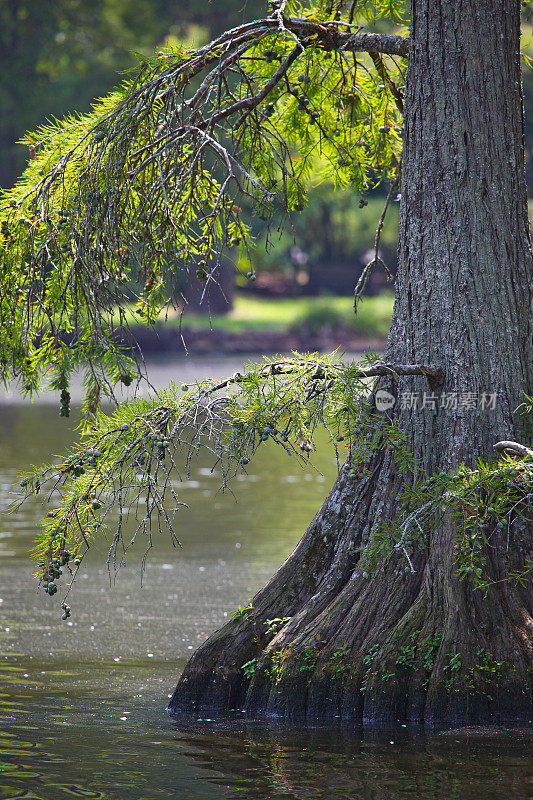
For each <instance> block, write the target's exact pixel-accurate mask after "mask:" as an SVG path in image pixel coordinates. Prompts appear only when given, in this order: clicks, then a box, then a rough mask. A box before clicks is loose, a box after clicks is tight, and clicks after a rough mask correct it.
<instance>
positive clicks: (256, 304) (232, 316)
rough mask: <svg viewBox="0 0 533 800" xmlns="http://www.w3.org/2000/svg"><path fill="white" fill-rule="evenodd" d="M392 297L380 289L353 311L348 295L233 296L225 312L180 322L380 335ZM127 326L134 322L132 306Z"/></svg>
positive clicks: (193, 326) (170, 323)
mask: <svg viewBox="0 0 533 800" xmlns="http://www.w3.org/2000/svg"><path fill="white" fill-rule="evenodd" d="M392 305H393V296H392V294H391V293H389V292H384V293H383V294H380V295H379V296H377V297H369V298H366V299H365V300H363V302H362V303H360V305H359V309H358V312H357V314H356V315H355V314H354V312H353V299H352V298H351V297H288V298H282V299H265V298H258V297H253V296H250V295H244V294H243V295H239V294H238V295H236V297H235V302H234V307H233V309H232V310H231V311H230V312H229V313H228V314H225V315H213V316H212V317H211V318H209V317H208V316H204V315H201V314H187V313H186V314H185V315H184V316H183V320H182V325H183V327H186V328H187V329H190V330H207V329H209V328H213V329H214V330H215V331H217V330H219V331H227V332H231V333H246V332H247V331H276V332H284V331H289V330H291V329H305V330H308V331H309V332H311V333H317V332H318V331H319V330H320V329H321V328H324V327H326V326H327V327H329V328H336V327H337V328H339V327H343V328H346V329H349V330H350V331H353V332H354V334H357V335H360V336H369V337H375V338H384V337H385V336H386V335H387V333H388V330H389V325H390V320H391V316H392ZM177 319H178V318H177V315H172V316H169V317H168V319H166V320H164V319H162V320H161V323H162V325H163V326H164V327H175V326H176V325H177ZM129 322H130V324H131V325H135V324H138V318H137V317H135V315H134V313H133V309H132V314H131V318H130V319H129Z"/></svg>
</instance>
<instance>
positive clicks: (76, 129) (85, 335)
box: [0, 4, 408, 398]
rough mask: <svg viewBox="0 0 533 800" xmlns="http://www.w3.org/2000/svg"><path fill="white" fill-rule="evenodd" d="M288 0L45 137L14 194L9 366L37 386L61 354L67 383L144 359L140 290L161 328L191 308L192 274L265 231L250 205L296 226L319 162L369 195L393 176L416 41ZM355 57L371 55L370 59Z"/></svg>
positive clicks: (176, 53) (3, 338) (8, 226)
mask: <svg viewBox="0 0 533 800" xmlns="http://www.w3.org/2000/svg"><path fill="white" fill-rule="evenodd" d="M284 8H285V6H284V4H281V5H279V6H278V8H277V10H274V12H273V14H272V15H271V16H270V17H267V18H266V19H262V20H257V21H255V22H252V23H247V24H245V25H241V26H238V27H237V28H234V29H233V30H231V31H228V32H226V33H225V34H223V35H222V36H220V37H219V38H218V39H216V40H215V41H213V42H211V43H210V44H208V45H206V46H204V47H201V48H199V49H198V50H195V51H185V50H183V49H181V50H179V49H178V50H176V49H174V50H172V49H168V50H167V51H165V50H164V51H162V52H161V53H160V54H159V55H158V57H157V58H155V59H153V60H151V61H149V62H147V63H146V64H145V65H144V66H143V67H142V68H141V69H140V71H139V74H138V76H137V77H136V78H135V79H134V80H132V81H130V82H129V83H128V84H126V85H125V86H124V87H123V88H122V89H121V90H120V91H119V92H117V93H115V94H114V95H112V96H110V97H109V98H106V99H104V100H103V101H102V102H101V104H100V105H98V106H96V107H95V110H94V112H92V113H91V114H89V115H87V116H86V117H78V118H71V119H68V120H66V121H65V122H63V123H60V124H54V125H50V126H45V127H44V128H42V129H41V130H40V131H38V132H37V133H36V134H34V135H29V136H28V137H27V143H28V145H29V147H30V154H31V161H30V165H29V167H28V170H27V172H26V173H25V175H24V176H23V178H22V180H21V182H20V184H19V185H18V186H17V187H15V189H14V190H13V191H12V192H10V193H7V194H6V195H5V201H4V202H0V218H1V223H2V231H1V234H2V245H3V246H2V249H1V252H0V259H1V263H2V274H3V276H4V280H3V281H2V283H1V285H0V378H1V377H3V378H4V379H6V380H7V379H9V378H13V376H16V377H18V378H19V379H20V381H21V384H22V385H23V386H24V387H25V388H27V390H28V391H31V390H33V389H35V388H38V379H39V376H42V375H49V374H50V367H51V366H52V370H53V372H54V374H57V384H58V385H59V384H61V386H60V388H61V390H62V391H67V388H66V384H68V375H69V374H70V373H71V372H72V370H73V369H75V368H76V367H79V366H80V365H82V364H90V365H91V364H93V365H94V368H93V369H92V371H91V374H92V377H91V381H92V383H91V387H90V392H91V396H92V397H96V398H97V397H100V396H101V395H102V394H103V393H105V392H108V389H109V386H111V384H112V383H113V382H114V381H116V380H117V378H118V377H120V376H126V379H129V378H128V377H127V376H128V373H131V371H132V370H131V365H128V364H127V363H126V360H125V358H124V354H122V353H120V348H119V347H118V344H117V340H116V336H115V331H116V327H117V322H118V323H119V324H120V325H121V327H122V328H124V327H125V326H126V325H127V315H126V313H125V308H126V306H127V305H129V304H130V303H131V298H132V293H133V296H135V297H136V299H137V307H136V309H135V312H134V313H135V314H136V315H137V316H138V318H139V319H140V320H141V321H143V322H147V323H153V322H155V320H156V319H157V316H158V315H159V314H160V313H161V312H162V311H164V309H165V308H167V309H168V307H169V305H174V306H177V307H179V308H182V307H183V301H182V300H180V291H181V282H182V280H181V279H180V275H181V274H182V272H189V271H190V270H193V271H194V272H195V273H196V277H197V279H198V281H199V282H200V283H201V284H203V288H202V297H203V296H204V295H206V294H207V293H208V291H209V290H210V289H211V288H212V287H213V286H216V284H217V281H218V269H219V266H220V262H221V259H222V258H225V257H226V256H227V252H228V251H227V249H226V248H228V247H235V246H237V245H240V246H241V247H246V246H247V243H248V241H249V239H250V231H249V229H248V226H247V224H246V220H245V218H244V216H243V213H242V204H243V203H245V204H247V205H248V209H249V211H253V212H254V213H255V214H256V215H257V216H260V217H261V218H263V219H264V220H265V221H266V223H267V226H270V225H271V224H272V223H274V222H275V224H276V225H278V224H279V225H283V224H284V223H285V221H286V217H287V216H288V215H290V214H292V213H293V212H297V211H299V210H301V209H302V208H303V206H304V204H305V196H306V186H307V184H308V181H309V177H310V175H311V174H312V173H313V172H315V171H317V172H319V173H320V174H321V175H322V177H323V178H324V179H325V180H331V181H332V182H333V183H335V184H338V185H341V186H344V187H346V186H351V187H352V188H354V189H356V190H359V191H360V192H364V191H366V190H367V189H368V188H370V187H371V186H373V185H375V184H376V183H377V182H379V180H382V179H383V178H384V177H386V176H389V177H391V176H392V174H393V171H394V170H395V169H396V166H397V164H398V160H399V158H400V155H401V147H402V141H401V135H400V128H401V115H400V114H399V111H398V108H397V103H396V101H395V95H394V92H393V91H392V88H391V87H392V86H394V87H396V83H395V82H394V81H392V79H391V80H388V79H387V81H386V82H382V76H383V74H384V72H383V70H384V66H383V61H384V59H389V60H390V61H391V63H390V65H389V64H388V62H387V65H388V72H387V75H389V73H394V76H395V81H396V82H398V81H399V82H400V83H401V81H402V72H401V70H400V71H399V70H398V69H397V68H396V64H395V62H394V57H396V56H400V57H404V56H405V55H406V54H407V51H408V40H406V39H403V38H401V37H397V36H385V35H382V34H371V33H365V32H363V31H361V29H360V26H357V25H352V24H350V23H348V22H346V21H343V20H335V19H331V20H323V21H320V22H319V21H316V20H313V19H312V18H303V17H292V16H290V15H289V14H285V13H284V10H283V9H284ZM353 52H362V53H365V52H366V53H370V54H371V56H372V58H367V62H366V64H365V66H364V69H359V70H357V64H356V63H355V60H354V59H352V58H348V55H349V54H351V53H353ZM376 54H379V59H380V60H379V61H378V62H376V60H375V59H376ZM361 63H362V62H361ZM376 63H379V65H380V69H379V70H377V69H374V67H373V65H375V64H376ZM20 264H23V268H22V269H20V268H19V267H20ZM139 286H141V287H143V288H142V289H141V290H140V289H139ZM102 353H105V354H106V356H105V357H102ZM106 381H107V384H106ZM109 390H110V391H111V389H109ZM108 393H109V392H108Z"/></svg>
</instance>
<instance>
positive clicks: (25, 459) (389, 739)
mask: <svg viewBox="0 0 533 800" xmlns="http://www.w3.org/2000/svg"><path fill="white" fill-rule="evenodd" d="M238 366H240V362H237V360H235V359H217V360H216V361H213V360H212V359H211V360H195V361H185V360H176V361H174V362H167V363H162V364H158V365H157V364H156V365H152V366H151V369H150V376H151V378H152V380H153V382H154V383H155V384H156V385H160V384H162V383H164V382H165V381H166V380H168V379H169V378H173V379H174V380H177V381H181V380H191V378H192V377H193V376H194V375H200V374H201V373H203V372H206V373H209V374H217V375H218V374H221V375H225V374H231V373H232V372H233V371H235V369H237V368H238ZM0 399H1V398H0ZM55 400H56V399H55V398H54V402H55ZM76 417H77V415H76V413H74V414H73V416H72V418H70V419H69V420H64V419H62V418H60V417H59V416H58V409H57V408H56V405H53V406H52V405H49V404H47V403H46V402H40V403H38V404H35V405H33V406H32V405H30V404H28V403H21V402H17V398H16V396H6V395H5V394H4V396H3V402H2V403H1V404H0V506H2V507H4V508H5V506H6V503H7V502H8V500H9V491H10V486H11V484H12V483H13V481H14V480H15V479H16V475H17V471H18V470H19V469H21V468H23V467H25V466H27V464H28V463H40V462H42V461H43V460H47V459H49V458H50V454H54V453H59V452H61V451H62V450H63V449H64V448H65V447H66V446H67V445H68V444H69V442H71V441H73V438H74V437H75V433H74V427H75V425H76V422H77V419H76ZM316 463H317V466H318V467H319V469H320V470H321V472H322V474H319V473H317V472H316V471H313V470H312V469H309V470H302V469H300V468H299V467H298V465H297V464H296V463H295V462H294V461H291V460H290V459H287V457H286V456H284V455H283V454H282V453H281V452H279V450H278V448H274V447H270V446H269V447H267V448H265V449H264V451H263V453H262V454H261V455H260V457H259V458H258V459H257V461H254V463H253V465H252V464H251V465H250V466H253V469H251V470H250V474H249V476H247V477H246V478H244V479H242V480H239V481H237V482H236V483H235V484H234V487H233V488H234V490H235V494H236V498H237V501H236V499H235V498H234V497H232V496H231V494H224V495H223V494H220V493H217V489H218V483H217V475H216V473H215V474H212V473H211V472H210V467H211V464H210V462H209V461H208V460H206V459H204V460H201V461H200V462H199V463H198V464H197V466H196V467H195V470H194V473H193V475H192V476H191V480H190V481H189V482H188V483H187V484H186V486H184V488H183V492H182V499H184V500H185V501H186V502H188V503H189V504H190V509H189V510H188V511H183V512H182V517H181V524H180V525H179V534H180V538H181V541H182V544H183V547H182V549H179V550H175V549H174V548H173V547H172V545H171V543H170V541H169V539H167V538H165V537H164V538H162V539H161V540H160V541H158V542H157V545H156V547H155V548H154V550H152V551H151V555H150V558H149V562H148V567H147V570H146V573H145V575H144V578H143V586H142V587H141V585H140V567H139V557H138V556H139V555H140V554H141V552H142V551H139V553H138V554H136V553H133V554H132V556H131V559H130V560H129V561H128V564H127V565H126V566H125V567H124V568H123V569H122V570H121V571H120V572H119V574H118V576H117V577H116V580H115V579H113V580H111V581H110V579H109V575H108V573H107V569H106V566H105V561H106V555H107V550H106V544H105V542H102V543H100V546H99V547H98V548H96V549H95V550H94V551H92V553H91V558H90V559H89V560H88V562H87V566H85V562H84V569H83V574H82V576H81V578H80V579H79V580H78V582H77V585H76V587H75V589H74V591H73V594H72V596H71V599H70V601H69V602H70V605H71V608H72V617H71V619H70V620H68V621H67V622H62V621H61V619H60V615H61V613H60V602H61V601H60V600H59V601H57V598H58V597H59V598H60V597H61V594H60V593H58V594H57V595H56V596H55V597H54V598H49V597H47V596H46V595H44V594H43V593H42V591H38V590H37V588H36V585H35V583H34V581H33V579H32V567H31V564H30V563H29V560H28V550H29V548H30V546H31V541H32V538H33V535H34V533H35V529H36V523H37V520H38V519H39V516H40V515H41V514H42V510H43V509H42V507H41V506H40V505H39V504H37V503H35V502H32V503H28V504H27V505H26V506H25V507H23V508H22V509H21V510H20V511H19V512H18V513H17V514H16V515H14V516H10V517H6V516H4V515H2V516H1V517H0V598H1V602H0V673H1V675H2V679H1V683H0V692H1V699H2V705H1V709H0V750H1V755H0V800H7V798H28V800H56V799H57V800H63V799H64V800H67V798H72V797H88V798H106V799H107V798H110V799H112V800H129V799H130V798H139V799H140V800H152V799H154V800H155V799H156V798H177V799H179V800H182V799H183V800H186V799H187V800H188V799H189V798H190V799H191V800H196V799H198V800H211V799H213V800H214V799H215V798H216V799H217V800H219V799H220V800H222V798H242V800H278V798H280V799H281V798H284V799H285V800H292V798H294V799H295V800H296V799H298V800H304V799H305V800H314V798H344V799H346V800H348V799H349V800H360V799H361V800H370V799H371V798H372V800H381V798H383V800H395V799H396V798H398V799H399V798H416V799H417V800H425V799H426V798H428V800H429V798H432V800H433V799H434V798H439V799H440V798H442V800H445V799H446V800H448V798H461V799H463V798H464V800H485V799H486V798H487V799H488V800H491V799H492V798H494V800H526V798H528V799H529V800H530V798H531V797H533V737H532V735H531V733H530V732H524V731H500V732H496V731H493V730H469V731H464V730H459V731H448V732H442V733H437V734H433V735H429V734H428V733H423V732H421V731H412V730H407V729H400V730H399V731H398V730H395V731H375V730H371V729H369V730H364V731H361V732H354V731H347V730H339V731H333V732H332V731H327V730H320V729H307V730H303V731H302V730H287V729H278V728H276V726H275V725H273V724H272V725H262V724H253V723H251V722H249V721H248V720H246V719H244V718H243V715H239V717H238V718H237V719H235V720H232V721H231V722H228V723H225V724H224V725H221V724H215V723H213V722H212V721H209V720H198V721H196V722H195V723H194V725H191V724H187V725H184V724H180V722H179V721H176V720H172V719H170V718H169V717H168V716H167V714H166V712H165V705H166V702H167V698H168V697H169V695H170V693H171V692H172V690H173V689H174V686H175V683H176V680H177V677H178V675H179V673H180V671H181V669H182V668H183V665H184V663H185V661H186V659H187V658H188V657H189V656H190V654H191V652H192V650H193V649H194V648H196V647H197V646H198V644H199V643H200V642H201V641H202V640H203V639H204V638H205V637H206V636H207V635H208V634H209V633H210V632H211V631H213V630H214V629H215V628H216V627H217V626H219V625H220V624H221V623H222V622H223V621H224V620H225V619H226V618H227V615H228V614H230V613H231V612H232V611H233V610H234V609H235V608H236V607H237V606H238V605H239V604H245V603H246V601H247V600H248V598H249V597H250V596H251V595H252V594H253V593H254V592H255V591H256V590H257V589H258V588H259V587H260V586H261V585H262V584H263V583H264V581H265V580H266V579H268V577H269V576H270V575H271V574H272V573H273V571H275V569H276V568H277V567H278V566H279V564H280V563H281V562H282V561H283V559H284V558H286V556H287V555H288V554H289V553H290V551H291V550H292V549H293V547H294V545H295V544H296V542H297V541H298V539H299V537H300V535H301V533H302V532H303V530H304V529H305V527H306V525H307V523H308V522H309V521H310V519H311V518H312V516H313V515H314V513H315V512H316V510H317V509H318V508H319V506H320V503H321V501H322V499H323V498H324V497H325V495H326V493H327V491H328V488H329V486H330V485H331V483H332V481H333V479H334V476H335V473H336V466H335V461H334V457H333V453H332V452H331V451H330V450H329V449H328V448H327V447H326V446H324V447H322V448H321V452H320V454H319V457H318V459H317V462H316Z"/></svg>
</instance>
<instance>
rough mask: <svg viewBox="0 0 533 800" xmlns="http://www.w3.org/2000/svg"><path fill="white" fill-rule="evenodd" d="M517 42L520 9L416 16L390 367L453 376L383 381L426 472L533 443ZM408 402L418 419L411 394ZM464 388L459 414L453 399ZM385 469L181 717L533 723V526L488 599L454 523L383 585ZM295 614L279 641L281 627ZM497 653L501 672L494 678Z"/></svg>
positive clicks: (270, 589)
mask: <svg viewBox="0 0 533 800" xmlns="http://www.w3.org/2000/svg"><path fill="white" fill-rule="evenodd" d="M519 39H520V3H519V2H518V0H464V1H463V2H461V3H459V2H458V1H457V2H455V0H454V2H449V3H440V2H437V0H414V2H413V3H412V25H411V35H410V50H409V67H408V76H407V86H406V94H405V138H404V160H403V174H402V185H401V194H402V200H401V221H400V265H399V274H398V279H397V292H396V294H397V299H396V304H395V310H394V318H393V323H392V327H391V333H390V336H389V341H388V345H387V352H386V361H388V362H391V363H400V364H407V363H413V364H417V363H418V364H432V365H437V366H439V367H440V368H441V369H442V376H441V378H440V380H439V381H437V380H435V378H434V377H431V376H428V377H418V378H415V377H413V376H409V375H403V376H398V377H397V378H395V379H391V378H383V379H382V383H381V385H382V386H383V387H384V388H386V389H388V390H389V391H390V392H391V393H393V394H394V396H395V397H396V398H397V401H396V404H395V405H394V408H393V410H392V412H391V416H392V418H393V419H394V420H395V421H397V422H398V423H399V424H400V425H401V426H402V428H403V429H404V430H405V431H406V434H407V440H408V446H409V449H410V450H411V451H412V453H413V454H414V455H415V456H416V457H417V458H419V459H420V463H421V465H422V470H423V473H424V474H425V475H427V476H430V475H433V474H436V473H438V472H452V471H454V470H455V469H456V468H457V467H458V466H459V465H460V464H462V463H466V464H469V465H473V464H474V463H475V460H476V459H477V458H478V457H483V458H489V457H490V456H491V454H493V453H494V450H493V446H494V443H500V442H501V443H502V444H503V445H509V443H514V442H516V441H517V440H518V441H523V434H522V431H521V429H520V428H521V423H520V418H519V414H518V413H517V411H516V409H517V408H518V406H519V405H520V403H521V402H522V400H523V395H524V393H528V394H530V395H531V394H532V393H533V328H532V319H533V315H532V307H533V306H532V303H533V263H532V258H531V250H530V239H529V223H528V216H527V197H526V185H525V174H524V149H523V111H522V94H521V82H520V63H519V44H520V41H519ZM424 391H425V392H426V402H425V403H424V402H423V401H422V400H421V397H422V393H423V392H424ZM410 393H413V396H414V397H418V398H419V400H418V403H417V405H416V407H413V405H412V404H409V403H405V402H403V401H402V398H405V397H406V396H409V394H410ZM493 393H496V402H495V403H494V408H490V407H489V408H487V407H483V405H482V404H480V403H479V398H480V397H482V396H483V395H484V394H487V395H492V394H493ZM431 395H435V402H434V403H433V402H432V401H431V400H428V398H430V396H431ZM454 395H455V396H456V397H457V398H458V402H457V404H454V402H453V401H448V400H447V398H449V397H450V396H454ZM474 396H476V399H477V401H476V402H474V401H473V399H472V398H473V397H474ZM526 448H527V444H526ZM506 449H509V448H508V447H507V448H506ZM368 472H369V474H368V477H367V478H366V479H365V480H364V481H362V482H360V483H358V484H354V483H353V481H351V480H350V479H349V477H348V475H347V467H346V466H345V467H344V468H343V470H341V473H340V475H339V477H338V479H337V482H336V484H335V486H334V488H333V490H332V492H331V494H330V495H329V497H328V498H327V500H326V501H325V503H324V506H323V507H322V509H321V510H320V511H319V513H318V515H317V517H316V518H315V520H314V521H313V523H312V524H311V526H310V527H309V529H308V531H307V532H306V534H305V535H304V537H303V539H302V540H301V542H300V544H299V545H298V547H297V548H296V550H295V551H294V553H293V554H292V556H291V557H290V558H289V559H288V560H287V562H286V563H285V564H284V565H283V566H282V567H281V569H280V571H279V572H278V573H277V574H276V575H275V576H274V578H273V579H272V580H271V581H270V583H269V584H268V585H267V586H266V587H265V589H263V590H261V592H259V593H258V595H257V596H256V598H254V603H253V605H254V609H255V616H254V618H253V619H241V620H235V621H232V622H230V623H228V624H227V625H226V626H225V627H224V628H222V630H221V631H219V632H218V633H217V634H215V635H214V636H213V637H211V639H209V640H207V642H205V643H204V644H203V645H202V647H201V648H200V649H199V650H198V651H197V653H196V654H195V655H194V656H193V658H192V659H191V662H190V663H189V665H188V666H187V668H186V670H185V672H184V674H183V676H182V678H181V680H180V683H179V684H178V686H177V688H176V691H175V693H174V695H173V697H172V699H171V702H170V705H169V709H170V711H171V712H173V713H176V714H179V713H183V712H193V713H196V712H199V711H201V712H204V711H206V710H209V711H210V712H211V711H213V710H218V711H221V710H227V709H231V708H236V707H239V708H240V707H243V708H245V709H247V710H248V711H249V712H250V713H254V714H258V713H264V712H266V713H270V714H275V715H277V716H281V717H283V718H287V719H289V718H291V717H295V716H302V717H307V718H308V719H316V718H325V719H330V720H338V719H341V720H343V721H349V722H354V723H358V722H362V721H372V722H378V721H379V722H387V723H389V722H392V721H396V720H410V721H417V722H420V721H424V722H426V723H451V724H457V723H465V722H483V723H489V722H498V723H501V722H506V721H513V722H528V721H529V720H531V718H532V714H533V705H532V684H531V675H532V674H533V618H532V615H533V583H532V577H531V573H529V575H528V576H526V577H525V578H524V580H523V583H522V584H520V583H517V582H513V581H510V580H509V579H508V578H509V563H512V564H513V566H514V567H524V566H525V564H526V561H527V557H528V552H530V550H531V541H532V533H533V531H532V528H531V525H529V526H528V525H527V523H523V524H517V525H515V526H514V528H513V531H512V535H511V537H510V539H509V542H508V550H507V551H505V547H506V542H505V541H499V540H498V538H497V537H495V538H494V539H492V540H491V547H490V548H487V552H486V554H485V555H486V558H487V561H488V565H489V566H488V570H489V574H490V577H491V578H492V580H493V581H494V582H493V584H492V585H490V586H489V588H488V589H487V590H486V593H485V592H480V591H476V590H474V588H473V584H472V583H471V581H470V580H469V579H464V580H459V578H458V577H457V575H456V570H455V566H454V562H455V540H456V535H457V530H456V526H455V523H454V521H453V519H451V518H445V519H444V521H443V522H442V523H440V524H439V525H438V526H437V527H436V528H434V529H430V530H427V531H425V533H426V534H427V536H428V537H429V543H428V546H427V547H426V548H420V550H419V551H418V554H417V556H416V557H415V559H414V563H413V566H414V572H411V571H410V570H408V571H406V570H405V559H403V557H402V554H401V553H400V552H397V553H395V554H394V555H393V557H392V558H391V559H390V560H389V561H388V562H387V564H386V565H385V566H384V567H383V568H378V569H377V570H376V571H375V572H374V573H372V574H371V575H366V573H365V572H363V571H362V570H361V569H360V568H359V566H358V564H359V560H360V557H361V552H363V553H364V550H365V547H367V546H368V545H369V543H370V542H371V541H372V540H373V537H375V535H376V533H377V532H378V531H379V529H380V526H381V525H382V523H383V521H392V520H393V519H394V518H395V516H396V515H397V514H398V512H399V510H400V501H399V492H400V490H401V488H402V478H401V476H400V475H399V474H398V469H397V467H396V465H395V462H394V460H393V458H392V455H391V454H390V452H387V453H383V452H378V453H376V454H375V456H374V457H373V459H372V460H371V462H370V464H369V470H368ZM413 477H420V476H413ZM504 552H506V555H505V558H504V556H503V553H504ZM286 616H287V617H291V619H290V621H289V622H288V623H287V624H286V625H285V626H284V627H283V628H282V629H281V630H280V631H279V633H277V635H276V636H275V637H274V638H271V639H270V640H268V639H267V637H266V636H265V633H264V631H265V626H264V622H265V621H266V619H267V618H272V617H286ZM408 642H411V643H412V644H413V648H412V652H411V654H410V655H409V658H407V657H405V658H403V661H402V658H400V656H401V654H402V653H403V652H404V651H402V647H405V645H406V643H408ZM431 642H433V645H430V644H428V643H431ZM482 654H484V655H482ZM485 657H486V658H488V659H490V661H489V662H487V663H490V664H493V663H495V662H498V663H501V665H502V666H501V667H500V668H498V670H496V671H495V672H493V673H491V671H490V669H488V668H487V669H484V668H483V664H482V663H481V662H482V659H483V658H485ZM253 658H257V663H258V666H257V669H256V670H255V673H254V675H253V677H252V678H251V679H245V677H244V674H243V671H242V670H241V666H242V664H243V663H244V662H246V661H249V660H251V659H253ZM458 661H459V662H460V668H456V667H454V666H453V665H454V664H455V665H457V663H458Z"/></svg>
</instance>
